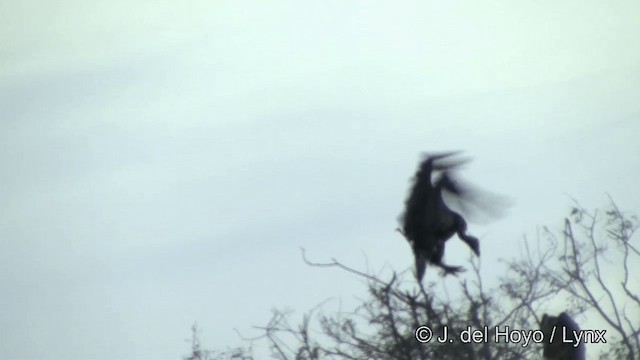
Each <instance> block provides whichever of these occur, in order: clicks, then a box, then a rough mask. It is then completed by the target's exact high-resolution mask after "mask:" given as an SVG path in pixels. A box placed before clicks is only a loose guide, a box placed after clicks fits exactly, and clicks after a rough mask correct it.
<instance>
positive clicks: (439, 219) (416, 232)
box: [398, 152, 480, 281]
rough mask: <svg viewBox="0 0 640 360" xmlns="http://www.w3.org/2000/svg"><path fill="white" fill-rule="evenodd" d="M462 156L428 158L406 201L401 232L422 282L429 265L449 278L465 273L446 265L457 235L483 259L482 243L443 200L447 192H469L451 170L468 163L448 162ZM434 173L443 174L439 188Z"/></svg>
mask: <svg viewBox="0 0 640 360" xmlns="http://www.w3.org/2000/svg"><path fill="white" fill-rule="evenodd" d="M457 153H458V152H451V153H445V154H440V155H434V156H429V157H427V158H426V159H425V160H424V161H422V162H421V163H420V166H419V168H418V171H417V173H416V174H415V177H414V183H413V187H412V188H411V191H410V192H409V196H408V198H407V200H406V201H405V209H404V213H403V214H402V216H401V223H402V228H401V229H398V231H400V232H401V233H402V234H403V235H404V237H405V238H406V239H407V241H409V243H410V245H411V247H412V249H413V253H414V255H415V261H416V275H417V277H418V280H419V281H422V277H423V276H424V272H425V269H426V265H427V263H430V264H432V265H435V266H438V267H440V268H441V269H442V270H443V273H444V274H445V275H448V274H452V275H456V274H457V273H459V272H461V271H464V269H463V268H462V267H460V266H449V265H446V264H444V263H443V262H442V258H443V256H444V249H445V242H446V241H447V240H448V239H449V238H451V237H452V236H453V235H454V234H458V237H459V238H460V239H461V240H462V241H464V242H465V243H466V244H467V245H468V246H469V247H470V248H471V250H473V252H474V253H475V254H476V255H478V256H480V244H479V242H478V239H476V238H475V237H473V236H471V235H469V234H467V222H466V221H465V220H464V218H463V217H462V216H461V215H460V214H458V213H456V212H454V211H453V210H451V209H450V208H449V207H448V206H447V205H446V204H445V202H444V200H443V198H442V192H443V190H446V191H447V192H449V193H450V194H452V195H454V196H458V197H462V196H465V192H464V191H463V190H462V189H461V187H460V186H458V184H457V182H456V181H454V179H453V174H452V173H451V170H452V169H454V168H456V167H458V166H460V165H462V164H464V163H466V162H467V161H466V160H457V161H456V160H449V161H444V159H445V158H448V157H450V156H452V155H455V154H457ZM434 171H441V172H442V173H441V175H440V177H439V178H438V180H437V181H436V182H435V184H434V183H433V182H432V175H433V172H434Z"/></svg>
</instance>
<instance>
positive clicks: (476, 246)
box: [456, 214, 480, 256]
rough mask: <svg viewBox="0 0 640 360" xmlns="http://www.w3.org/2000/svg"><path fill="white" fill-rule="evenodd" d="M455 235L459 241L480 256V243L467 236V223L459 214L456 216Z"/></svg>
mask: <svg viewBox="0 0 640 360" xmlns="http://www.w3.org/2000/svg"><path fill="white" fill-rule="evenodd" d="M456 233H457V234H458V237H459V238H460V240H462V241H464V242H465V243H466V244H467V245H468V246H469V247H470V248H471V250H473V252H474V253H475V254H476V255H477V256H480V242H479V241H478V239H477V238H475V237H474V236H471V235H469V234H467V222H466V221H465V220H464V219H463V218H462V216H460V215H459V214H456Z"/></svg>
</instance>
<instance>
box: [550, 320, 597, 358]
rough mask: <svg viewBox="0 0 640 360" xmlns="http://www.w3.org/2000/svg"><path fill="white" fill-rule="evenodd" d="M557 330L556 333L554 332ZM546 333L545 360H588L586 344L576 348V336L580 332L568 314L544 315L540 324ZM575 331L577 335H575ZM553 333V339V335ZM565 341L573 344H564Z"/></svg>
mask: <svg viewBox="0 0 640 360" xmlns="http://www.w3.org/2000/svg"><path fill="white" fill-rule="evenodd" d="M554 328H555V331H554ZM540 330H542V332H543V333H544V353H543V355H544V358H545V359H548V360H584V359H585V358H586V354H585V348H584V344H583V343H580V344H579V345H578V346H575V343H576V341H577V339H576V337H575V334H577V333H578V332H579V331H580V328H579V327H578V324H576V322H575V321H573V319H572V318H571V317H569V315H567V313H564V312H563V313H560V315H558V316H549V315H547V314H544V315H543V316H542V321H541V323H540ZM574 331H575V333H574ZM552 333H553V338H551V334H552ZM564 339H567V340H571V341H572V342H563V341H564Z"/></svg>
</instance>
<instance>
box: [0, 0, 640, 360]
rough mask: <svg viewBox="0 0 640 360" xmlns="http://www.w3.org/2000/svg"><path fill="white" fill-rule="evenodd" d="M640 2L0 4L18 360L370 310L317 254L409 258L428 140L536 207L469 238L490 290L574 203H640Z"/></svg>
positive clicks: (373, 261) (469, 172)
mask: <svg viewBox="0 0 640 360" xmlns="http://www.w3.org/2000/svg"><path fill="white" fill-rule="evenodd" d="M639 12H640V3H638V2H637V1H617V2H610V1H605V2H603V1H584V0H581V1H563V2H558V1H518V2H506V1H484V2H478V1H466V2H454V1H447V2H443V1H424V0H423V1H384V2H383V1H378V2H374V3H372V2H365V1H275V0H274V1H237V0H235V1H219V0H213V1H211V0H209V1H190V2H188V3H183V2H179V1H143V0H139V1H121V0H112V1H69V0H62V1H10V0H7V1H1V2H0V43H1V44H2V45H0V160H1V161H2V170H1V171H0V201H1V203H2V205H1V206H0V291H1V292H0V309H1V311H0V358H2V359H99V360H102V359H179V358H180V357H181V356H183V355H185V354H188V351H189V345H188V344H187V343H186V342H185V341H184V339H186V338H188V337H189V336H190V326H191V325H192V323H193V322H194V321H198V323H199V325H200V327H201V328H202V329H203V334H202V341H203V345H205V346H206V347H207V348H224V347H226V346H231V345H237V344H238V343H239V340H238V336H237V334H236V333H235V332H234V331H233V329H234V328H237V329H238V330H239V331H240V332H242V333H243V335H246V336H251V335H256V333H255V332H254V331H253V330H252V328H251V326H252V325H263V324H265V323H266V322H267V321H268V320H269V317H270V309H271V308H273V307H278V308H285V307H289V308H293V309H295V310H296V311H297V312H296V314H297V316H302V314H303V313H304V312H305V311H307V310H309V309H311V308H312V307H313V306H315V305H317V304H319V303H320V302H322V301H324V300H326V299H328V298H335V299H342V300H343V301H347V302H348V301H350V299H353V297H354V295H355V294H362V293H363V290H364V287H363V286H362V284H361V282H360V281H359V280H358V279H355V278H353V277H351V276H349V275H347V274H345V273H344V272H341V271H339V270H333V269H317V268H309V267H308V266H306V265H305V264H304V263H303V261H302V260H301V257H300V248H301V247H304V248H306V250H307V255H308V256H309V257H310V258H312V259H313V260H315V261H328V260H329V259H331V258H332V257H336V258H337V259H338V260H340V261H342V262H344V263H346V264H348V265H350V266H353V267H356V268H358V269H366V268H367V267H369V268H370V269H372V270H373V271H379V270H380V269H382V268H384V267H387V268H392V269H395V270H397V271H404V270H407V269H412V267H413V257H412V255H411V252H410V248H409V246H408V244H407V243H406V241H404V239H403V238H402V237H400V235H399V234H397V233H396V232H394V228H395V227H396V226H397V222H396V218H397V216H398V215H399V214H400V212H401V210H402V205H403V201H404V197H405V195H406V191H407V188H408V185H409V183H408V180H409V178H410V177H411V176H412V174H413V172H414V171H415V168H416V164H417V161H418V159H419V154H420V152H421V151H441V150H456V149H462V150H465V151H466V152H467V154H468V155H470V156H472V157H473V158H474V162H472V163H471V164H470V165H469V166H468V168H467V169H466V170H465V173H464V174H463V175H464V177H465V179H467V180H469V181H470V182H473V183H474V184H476V185H477V186H479V187H482V188H485V189H488V190H491V191H493V192H496V193H500V194H504V195H506V196H509V197H511V198H512V199H513V200H514V201H515V205H514V206H513V207H512V208H511V209H510V210H509V212H508V215H507V216H506V217H504V218H502V219H500V220H499V221H495V222H492V223H489V224H483V225H478V224H470V232H471V233H472V234H476V235H478V236H480V237H481V247H482V253H483V258H482V259H483V264H485V267H484V269H485V273H484V274H483V275H484V276H486V278H487V279H491V277H492V276H497V275H498V274H499V272H500V271H502V270H498V271H491V266H487V265H486V264H491V262H492V261H494V260H495V259H496V258H497V257H507V258H508V257H511V256H514V255H515V251H513V250H512V249H515V248H517V246H518V245H517V244H519V243H520V242H521V239H522V234H524V233H528V234H533V233H534V232H535V228H536V226H537V225H548V226H549V227H551V228H552V229H560V226H561V222H562V217H563V216H564V215H565V214H566V213H567V209H568V206H569V205H570V204H571V202H570V200H569V198H568V196H569V195H570V196H573V197H575V198H577V199H578V200H580V201H581V202H582V203H583V204H584V205H585V206H587V207H600V206H603V205H606V203H607V197H606V195H605V194H606V192H609V193H610V194H611V195H612V196H613V197H614V199H615V200H617V202H618V205H619V206H620V207H621V208H622V209H626V210H631V211H634V212H635V213H638V210H639V209H638V204H640V190H639V188H638V185H637V184H638V179H640V152H639V151H638V150H639V148H640V147H639V146H638V135H640V101H639V100H638V99H640V47H639V46H638V43H637V41H638V38H639V37H640V22H639V21H638V14H639ZM451 243H452V244H451V247H450V249H451V250H450V251H449V252H448V254H447V259H451V261H450V262H451V263H453V264H460V265H464V264H466V262H465V259H466V258H467V257H468V256H469V250H468V249H467V248H465V247H464V246H462V245H458V244H455V245H454V243H458V241H457V240H453V241H451ZM505 249H509V252H506V251H505ZM487 267H488V268H489V269H487ZM636 270H637V268H636ZM637 273H638V272H637V271H636V274H637ZM427 275H428V277H431V279H433V276H434V275H435V272H434V271H430V270H428V274H427ZM330 306H334V307H336V306H337V305H336V303H333V305H331V304H330ZM554 310H560V311H561V310H562V309H554Z"/></svg>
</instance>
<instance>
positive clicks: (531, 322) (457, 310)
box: [212, 200, 640, 360]
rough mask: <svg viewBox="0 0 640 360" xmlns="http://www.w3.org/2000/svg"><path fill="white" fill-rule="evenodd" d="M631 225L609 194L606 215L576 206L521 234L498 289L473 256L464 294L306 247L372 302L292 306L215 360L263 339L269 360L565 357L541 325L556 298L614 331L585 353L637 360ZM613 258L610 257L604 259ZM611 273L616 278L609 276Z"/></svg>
mask: <svg viewBox="0 0 640 360" xmlns="http://www.w3.org/2000/svg"><path fill="white" fill-rule="evenodd" d="M637 228H638V219H637V218H636V217H635V216H631V215H629V214H626V213H623V212H621V211H620V210H619V209H618V207H617V205H616V204H615V203H614V202H613V200H611V201H610V205H609V206H608V207H607V209H606V210H605V211H604V214H603V215H600V213H599V212H598V211H588V210H586V209H584V208H583V207H582V206H580V205H579V204H578V203H577V202H575V205H574V206H573V207H572V208H571V210H570V214H569V216H568V217H567V218H566V219H565V221H564V229H563V231H561V232H560V233H559V234H558V235H556V234H555V233H554V232H552V231H550V230H549V229H547V228H546V227H543V228H542V229H541V231H539V232H538V234H537V237H536V241H535V243H534V244H532V243H531V242H530V241H529V240H528V239H527V238H526V237H525V238H524V239H523V242H522V245H523V246H522V247H523V249H524V251H523V252H524V254H523V255H522V256H521V257H520V258H514V259H501V263H502V264H503V265H504V266H505V271H504V275H503V276H501V277H499V278H498V279H496V281H497V282H498V284H497V286H496V287H493V288H489V287H487V285H486V284H485V283H484V282H483V280H482V278H481V277H480V266H481V265H480V263H479V261H478V260H477V259H476V258H473V257H471V258H470V263H471V266H472V270H473V272H472V274H473V277H472V278H471V279H467V280H465V279H451V280H453V281H456V283H457V285H458V286H459V290H460V294H461V295H460V296H449V295H448V293H447V292H444V291H442V289H441V285H442V281H443V280H440V281H441V283H440V284H439V283H436V282H428V283H427V284H426V285H424V284H422V282H419V283H416V282H415V279H413V278H412V277H407V276H406V273H400V274H398V273H395V272H393V273H392V274H390V275H388V276H387V277H384V278H383V277H379V276H374V275H371V274H368V273H365V272H360V271H358V270H356V269H353V268H352V267H349V266H346V265H344V264H343V263H341V262H339V261H337V260H335V259H333V260H332V261H330V262H326V263H316V262H311V261H309V260H308V259H307V258H306V256H305V255H304V253H303V259H304V261H306V262H307V263H308V264H309V265H310V266H314V267H337V268H340V269H342V270H344V271H345V272H347V273H349V274H351V275H352V276H357V277H359V278H361V279H364V280H365V281H366V284H367V287H368V292H369V298H368V299H366V300H364V301H363V302H362V303H361V304H360V306H358V307H357V308H355V309H354V310H353V311H352V312H350V313H344V312H338V313H330V314H323V313H322V308H323V307H322V306H319V307H318V308H316V309H313V310H311V311H309V312H308V313H307V314H306V315H305V316H304V319H303V321H302V323H300V324H298V325H297V326H292V325H291V324H290V322H289V319H290V315H291V314H290V313H289V312H284V311H278V310H274V311H273V316H272V318H271V321H270V322H269V323H268V324H267V325H265V326H262V327H257V329H259V330H260V331H261V332H262V335H261V336H259V337H257V338H253V339H245V340H246V341H247V342H248V344H249V346H248V347H246V348H244V349H236V350H234V351H235V352H234V351H229V352H227V353H220V354H218V355H216V356H215V357H212V359H216V360H223V359H224V360H228V359H252V357H251V346H252V345H253V344H255V343H256V342H262V343H263V344H267V345H268V346H269V348H270V349H271V358H273V359H296V360H303V359H310V360H311V359H381V360H385V359H389V360H392V359H393V360H404V359H406V360H409V359H411V360H413V359H444V360H447V359H484V360H488V359H514V360H515V359H540V358H541V357H542V354H543V352H544V353H545V357H546V358H547V359H563V358H562V357H560V356H561V352H559V351H558V350H554V347H553V346H552V345H553V344H552V345H549V344H548V343H549V341H550V339H549V336H548V334H547V335H546V336H544V335H545V331H542V330H540V329H543V326H542V325H543V322H545V321H543V319H549V316H547V318H545V317H544V316H543V315H544V314H545V312H547V313H548V311H547V310H549V308H550V307H551V306H552V305H551V304H552V303H553V304H557V303H558V301H566V302H567V305H566V308H565V311H566V314H565V315H567V316H570V317H572V318H573V319H576V321H577V322H578V323H580V322H581V321H585V319H587V318H589V319H596V318H597V319H599V320H600V321H601V322H602V324H603V325H607V326H608V327H609V328H610V329H611V332H607V337H606V340H607V344H606V345H604V344H585V346H584V348H585V349H586V352H587V354H588V355H589V356H590V357H591V358H596V356H597V355H598V353H599V358H600V359H628V360H632V359H637V358H638V355H639V354H640V332H639V329H638V324H640V321H638V320H639V318H638V316H640V315H639V314H640V294H638V291H637V280H632V279H631V277H632V276H634V275H635V276H637V275H636V274H637V272H636V273H634V272H633V271H632V268H631V264H633V263H634V261H635V262H636V263H637V261H638V260H639V259H638V258H639V257H640V252H639V251H638V246H637V244H634V243H633V242H632V235H633V233H634V231H635V230H636V229H637ZM532 245H535V246H532ZM614 257H615V258H616V261H610V260H607V259H608V258H614ZM615 271H617V272H618V273H619V275H620V280H619V281H614V280H612V277H611V276H612V273H615ZM634 281H635V282H634ZM632 284H636V286H635V287H634V286H633V285H632ZM556 314H557V312H556ZM587 315H588V316H587ZM547 322H548V321H547ZM422 326H427V327H429V328H430V329H431V331H432V332H433V334H434V336H435V337H437V336H441V335H442V334H443V331H444V330H445V329H446V330H447V332H448V334H449V340H451V341H445V342H444V343H440V342H438V341H437V340H436V339H435V337H434V338H432V339H431V341H429V342H427V343H421V342H420V341H418V340H417V338H416V336H417V335H416V333H417V331H416V330H417V329H421V327H422ZM507 327H508V328H509V329H510V330H512V331H513V330H526V331H529V334H532V333H535V335H536V336H537V335H540V336H543V338H542V339H544V341H543V343H538V342H535V341H533V340H532V339H530V340H529V342H528V343H527V342H526V340H525V339H524V338H522V337H521V338H520V339H511V340H512V341H506V339H507V338H506V336H505V335H504V334H505V331H506V329H507ZM484 329H486V331H484ZM475 330H482V331H481V332H480V333H478V336H481V340H482V341H479V342H470V341H463V340H465V338H464V336H467V335H471V333H472V332H473V331H475ZM543 330H544V329H543ZM418 332H419V331H418ZM418 335H424V334H418ZM461 336H462V338H461ZM515 340H518V341H515ZM538 340H540V338H536V341H538ZM545 342H546V343H547V345H545V344H544V343H545ZM525 345H526V346H525ZM545 347H546V351H545ZM598 350H599V351H598ZM232 356H236V357H232Z"/></svg>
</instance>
